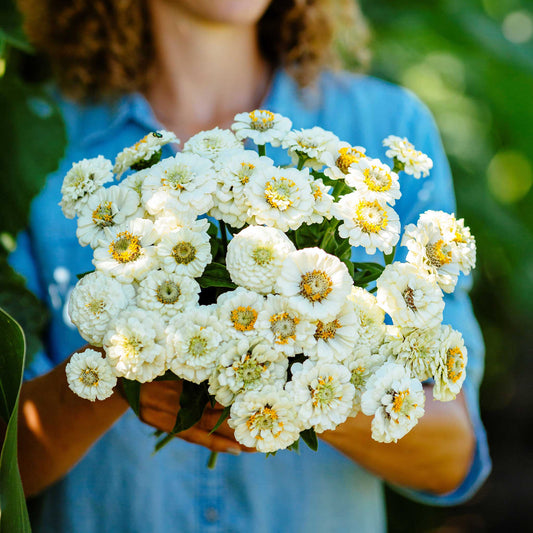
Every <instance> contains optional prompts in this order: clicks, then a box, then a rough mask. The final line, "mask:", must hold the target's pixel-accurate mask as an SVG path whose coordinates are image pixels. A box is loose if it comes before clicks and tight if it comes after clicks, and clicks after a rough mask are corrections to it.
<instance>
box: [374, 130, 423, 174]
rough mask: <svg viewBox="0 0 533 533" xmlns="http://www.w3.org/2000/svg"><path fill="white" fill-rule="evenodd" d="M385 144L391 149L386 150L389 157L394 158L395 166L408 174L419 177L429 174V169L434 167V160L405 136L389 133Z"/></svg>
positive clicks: (384, 140) (384, 141)
mask: <svg viewBox="0 0 533 533" xmlns="http://www.w3.org/2000/svg"><path fill="white" fill-rule="evenodd" d="M383 146H386V147H388V148H389V149H388V150H387V151H386V152H385V155H386V156H387V157H390V158H391V159H393V160H394V166H395V167H396V168H399V169H400V170H404V171H405V173H406V174H410V175H411V176H414V177H415V178H416V179H419V178H420V176H423V177H424V178H425V177H427V176H429V171H430V169H431V168H433V161H432V160H431V159H430V158H429V157H428V156H427V155H426V154H424V153H422V152H421V151H420V150H416V149H415V147H414V146H413V145H412V144H411V143H410V142H409V141H408V140H407V139H406V138H405V137H404V138H403V139H402V138H401V137H397V136H396V135H389V136H388V137H387V138H385V139H383Z"/></svg>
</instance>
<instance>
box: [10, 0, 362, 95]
mask: <svg viewBox="0 0 533 533" xmlns="http://www.w3.org/2000/svg"><path fill="white" fill-rule="evenodd" d="M18 4H19V8H20V10H21V11H22V13H23V15H24V20H25V23H24V25H25V30H26V33H27V35H28V37H29V39H30V42H31V43H32V44H33V45H34V46H35V47H36V49H37V50H39V51H41V52H43V53H44V54H45V55H46V56H47V57H48V58H49V60H50V63H51V66H52V69H53V71H54V74H55V76H56V79H57V81H58V83H59V86H60V87H61V88H62V90H63V91H64V92H65V93H66V94H69V95H70V96H72V97H75V98H78V99H84V98H97V97H105V96H115V95H119V94H123V93H129V92H134V91H142V90H143V89H144V88H145V87H146V86H147V84H148V82H149V80H150V72H151V69H150V66H151V64H152V58H153V44H152V36H151V33H150V21H149V13H148V8H147V5H146V0H71V1H69V2H65V1H62V0H19V1H18ZM258 36H259V45H260V48H261V51H262V53H263V55H264V57H265V58H266V59H267V60H268V61H269V62H270V64H271V65H272V66H273V67H274V68H276V67H284V68H285V69H287V71H288V72H289V73H290V74H291V75H292V76H293V77H294V79H295V80H296V82H297V83H298V85H299V86H300V87H304V86H306V85H309V84H311V83H312V81H313V80H314V79H315V78H316V76H317V74H318V72H319V71H320V70H321V69H322V68H324V67H325V66H326V65H327V66H328V67H331V66H334V65H337V66H338V63H339V61H338V55H339V54H338V53H337V52H338V49H336V45H339V46H340V47H341V50H342V52H343V54H346V53H347V54H349V55H350V58H351V63H353V62H354V59H355V62H356V63H357V64H358V65H361V66H363V67H364V66H366V64H367V63H368V60H369V54H368V49H367V47H366V45H367V42H368V39H369V31H368V28H367V26H366V24H365V22H364V19H363V17H362V15H361V12H360V9H359V6H358V4H357V3H356V2H355V1H354V0H272V2H271V3H270V5H269V7H268V9H267V11H266V12H265V14H264V15H263V17H262V18H261V20H260V21H259V24H258Z"/></svg>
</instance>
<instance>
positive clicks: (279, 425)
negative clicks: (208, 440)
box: [228, 386, 301, 453]
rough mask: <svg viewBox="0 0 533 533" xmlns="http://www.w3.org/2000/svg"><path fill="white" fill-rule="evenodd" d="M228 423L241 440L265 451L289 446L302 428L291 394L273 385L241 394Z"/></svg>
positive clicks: (296, 438) (273, 450)
mask: <svg viewBox="0 0 533 533" xmlns="http://www.w3.org/2000/svg"><path fill="white" fill-rule="evenodd" d="M228 424H229V426H230V427H231V428H233V429H235V438H236V439H237V441H238V442H240V443H241V444H243V445H244V446H248V447H249V448H256V449H257V450H258V451H259V452H263V453H268V452H275V451H276V450H281V449H285V448H287V447H288V446H290V445H291V444H292V443H293V442H294V441H296V440H298V437H299V436H300V430H301V427H300V424H299V421H298V419H297V416H296V411H295V409H294V407H293V406H292V402H291V400H290V398H289V396H288V394H287V393H286V392H285V391H284V390H283V389H279V388H276V387H272V386H267V387H265V388H264V389H262V390H259V391H255V390H252V391H249V392H245V393H244V394H241V395H240V396H238V397H237V399H236V400H235V403H234V404H233V405H232V406H231V412H230V418H229V420H228Z"/></svg>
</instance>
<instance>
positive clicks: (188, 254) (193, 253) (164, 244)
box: [157, 228, 211, 278]
mask: <svg viewBox="0 0 533 533" xmlns="http://www.w3.org/2000/svg"><path fill="white" fill-rule="evenodd" d="M157 254H158V255H159V258H160V261H161V266H162V268H163V269H164V270H166V271H167V272H176V273H177V274H180V275H185V276H190V277H192V278H197V277H199V276H201V275H202V273H203V271H204V269H205V267H206V265H207V264H209V263H210V262H211V244H210V243H209V234H208V233H207V231H205V232H204V231H194V230H192V229H188V228H178V229H176V230H173V231H171V232H169V233H167V234H165V235H163V237H162V238H161V242H160V243H159V244H158V245H157Z"/></svg>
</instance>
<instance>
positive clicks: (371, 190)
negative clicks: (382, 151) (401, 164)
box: [345, 158, 402, 205]
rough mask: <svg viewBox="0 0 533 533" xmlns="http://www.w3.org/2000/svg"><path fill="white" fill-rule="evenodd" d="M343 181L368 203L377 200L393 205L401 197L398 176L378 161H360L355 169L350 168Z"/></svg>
mask: <svg viewBox="0 0 533 533" xmlns="http://www.w3.org/2000/svg"><path fill="white" fill-rule="evenodd" d="M345 181H346V184H347V185H349V186H350V187H355V188H356V189H357V190H358V191H359V192H360V193H362V194H364V195H365V198H366V199H368V200H369V201H374V200H378V201H379V202H385V203H387V204H389V205H394V204H395V202H396V200H398V198H400V196H401V195H402V193H401V192H400V181H399V178H398V174H396V172H392V170H391V169H390V167H389V166H388V165H385V164H384V163H382V162H381V161H380V160H379V159H370V158H365V159H362V160H361V161H360V162H359V164H358V166H357V167H355V168H350V171H349V173H348V174H347V175H346V178H345Z"/></svg>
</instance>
